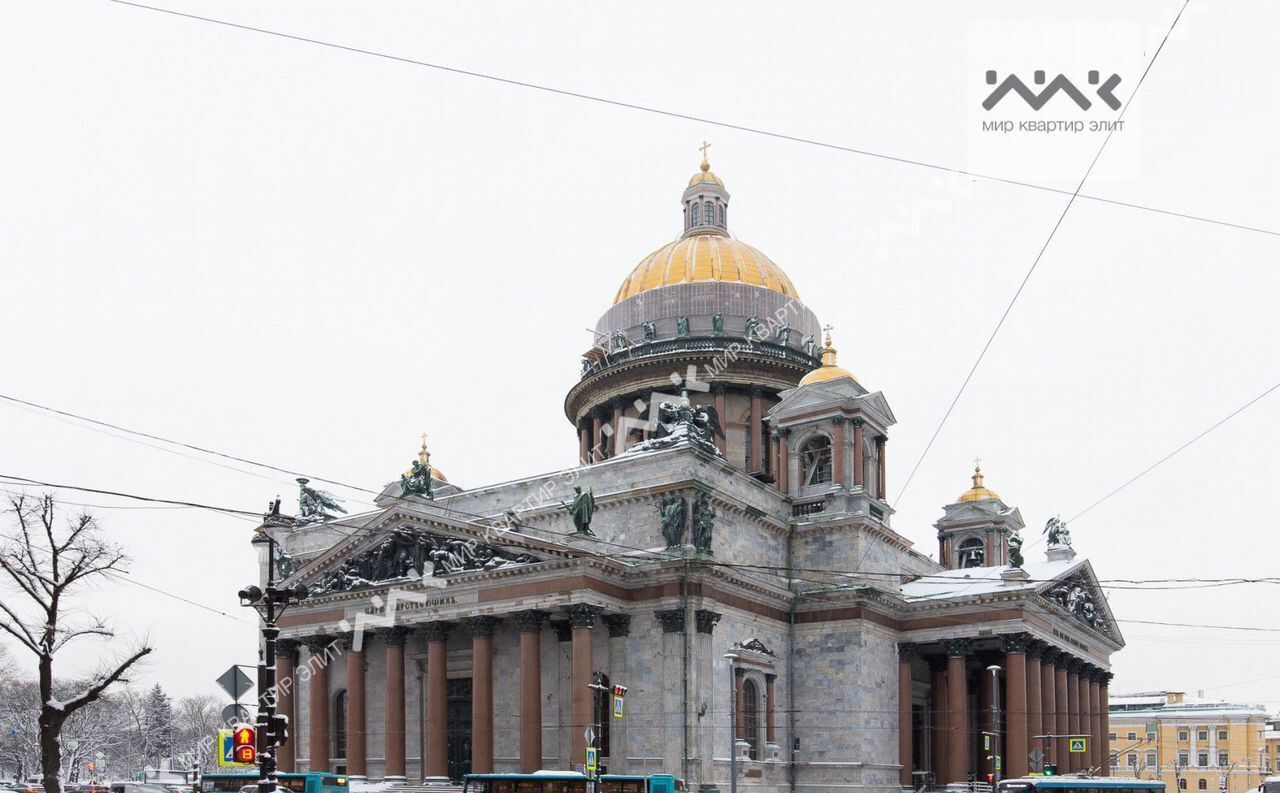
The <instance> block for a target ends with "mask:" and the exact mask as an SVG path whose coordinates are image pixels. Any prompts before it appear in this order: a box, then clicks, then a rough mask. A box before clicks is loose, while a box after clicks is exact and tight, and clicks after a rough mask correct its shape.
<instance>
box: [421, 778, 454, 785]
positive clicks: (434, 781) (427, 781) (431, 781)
mask: <svg viewBox="0 0 1280 793" xmlns="http://www.w3.org/2000/svg"><path fill="white" fill-rule="evenodd" d="M452 783H453V780H451V779H449V777H447V776H424V777H423V778H422V784H424V785H449V784H452Z"/></svg>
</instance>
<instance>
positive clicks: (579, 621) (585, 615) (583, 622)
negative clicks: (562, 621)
mask: <svg viewBox="0 0 1280 793" xmlns="http://www.w3.org/2000/svg"><path fill="white" fill-rule="evenodd" d="M603 613H604V607H603V606H594V605H592V604H590V603H573V604H571V605H570V606H569V624H570V625H572V626H573V627H575V628H595V627H596V617H599V616H600V615H601V614H603Z"/></svg>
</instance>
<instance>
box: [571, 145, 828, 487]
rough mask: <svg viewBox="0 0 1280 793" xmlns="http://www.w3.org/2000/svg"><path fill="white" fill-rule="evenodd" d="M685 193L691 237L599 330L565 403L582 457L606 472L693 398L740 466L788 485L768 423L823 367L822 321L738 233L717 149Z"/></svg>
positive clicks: (650, 269)
mask: <svg viewBox="0 0 1280 793" xmlns="http://www.w3.org/2000/svg"><path fill="white" fill-rule="evenodd" d="M709 145H710V144H706V143H704V144H703V146H702V147H701V150H702V154H703V157H702V162H701V164H700V165H699V168H698V171H697V172H696V173H694V175H693V176H692V178H690V179H689V182H688V186H687V187H686V188H685V189H684V192H683V193H682V194H681V198H680V202H681V211H682V217H683V227H682V229H681V233H680V235H679V236H678V237H677V238H676V239H675V240H673V241H671V242H668V243H666V244H665V245H663V246H661V247H660V248H658V249H657V250H655V251H653V252H652V253H650V254H649V255H648V256H645V257H644V258H643V259H641V260H640V263H639V264H637V265H636V266H635V267H634V268H633V269H632V270H631V273H630V274H629V275H628V276H627V277H626V278H625V279H624V280H623V281H622V284H621V286H619V287H618V291H617V293H616V294H615V295H614V299H613V305H612V306H611V307H610V308H609V309H608V310H606V311H605V312H604V314H603V315H602V316H601V317H600V319H599V321H598V322H597V323H596V326H595V338H594V343H593V344H592V346H591V348H590V349H588V350H587V351H586V352H585V353H583V356H582V373H581V377H580V379H579V381H578V382H577V383H576V384H575V385H574V386H573V387H572V388H571V389H570V390H569V393H568V395H567V396H566V397H565V405H564V407H565V415H566V417H567V418H568V419H569V421H571V422H572V423H573V424H574V426H575V427H576V428H577V431H578V446H579V458H580V459H581V460H582V461H583V462H584V463H592V462H599V461H602V460H606V459H609V458H612V457H616V456H618V455H620V454H623V453H625V452H626V450H627V449H628V448H630V447H631V446H634V445H635V444H637V443H639V442H641V441H644V440H647V439H648V438H649V437H650V435H651V433H653V432H654V431H656V430H657V429H658V417H657V409H656V406H657V404H658V403H659V402H661V401H676V400H679V399H681V398H682V392H685V391H687V392H688V398H689V400H690V401H691V402H693V403H697V404H703V405H708V406H711V407H714V409H715V412H716V414H717V416H718V418H719V421H720V424H721V426H722V427H723V428H724V436H723V437H717V439H716V443H717V447H718V448H719V450H720V451H721V452H722V453H723V454H724V457H725V459H726V460H727V461H728V462H729V464H731V465H733V466H735V467H737V468H740V469H742V470H744V471H746V472H747V473H749V474H751V475H752V476H755V477H756V478H758V479H760V480H762V481H766V482H772V481H775V478H776V470H777V453H778V450H777V447H776V444H775V443H774V442H773V440H772V438H771V434H770V432H769V431H768V428H767V425H766V418H765V417H766V415H767V414H768V411H769V410H770V408H772V407H773V406H774V405H775V404H777V402H778V395H779V394H780V393H781V392H783V391H786V390H789V389H792V388H795V386H796V385H797V384H798V383H799V382H800V379H801V378H802V377H804V376H805V375H806V374H808V373H809V372H811V371H812V370H814V369H815V368H817V367H818V365H819V361H818V359H817V357H816V354H817V347H818V345H817V339H818V336H819V334H820V332H821V331H820V329H819V323H818V318H817V317H816V316H815V315H814V313H813V312H812V311H811V310H810V309H809V308H808V307H807V306H805V304H804V303H803V302H802V301H801V300H800V295H799V293H798V292H797V291H796V288H795V286H794V285H793V284H792V283H791V279H790V278H789V277H787V274H786V273H785V272H783V270H782V268H781V267H779V266H778V265H777V264H775V263H774V262H773V260H772V259H770V258H769V257H768V256H766V255H765V254H764V253H762V252H761V251H759V250H758V249H756V248H753V247H751V246H750V245H748V244H746V243H744V242H742V241H741V240H738V239H735V238H734V237H732V236H730V234H729V224H728V212H729V191H728V190H727V189H726V187H725V184H724V182H723V181H722V180H721V178H720V177H719V176H717V175H716V174H715V173H714V172H713V171H712V170H711V163H710V161H709V160H708V159H707V156H706V154H707V147H708V146H709Z"/></svg>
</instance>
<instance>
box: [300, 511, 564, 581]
mask: <svg viewBox="0 0 1280 793" xmlns="http://www.w3.org/2000/svg"><path fill="white" fill-rule="evenodd" d="M573 555H575V554H574V553H572V552H571V551H569V550H568V549H566V548H561V547H556V546H555V544H554V543H550V542H546V541H541V540H533V539H531V538H528V537H523V536H520V535H516V534H515V533H513V532H503V531H500V530H498V529H496V528H493V527H486V526H470V525H462V526H456V525H451V524H449V523H446V522H443V521H440V522H436V521H424V520H422V519H421V517H420V516H414V515H409V514H403V513H401V512H399V511H398V510H397V511H394V512H389V513H388V515H387V516H386V518H385V519H384V520H381V521H378V522H377V524H376V525H371V526H370V527H369V528H368V529H367V530H365V531H361V532H359V533H357V534H355V535H352V536H351V537H347V538H345V539H344V540H343V541H341V542H339V543H338V544H336V545H335V546H333V547H332V548H330V549H329V550H328V551H326V552H324V553H323V554H321V555H320V556H319V557H318V558H316V559H314V560H313V561H312V562H311V563H309V564H308V565H306V566H305V567H303V568H302V569H301V570H298V571H297V572H296V573H295V574H293V575H291V576H289V581H290V584H291V585H292V584H293V583H302V584H305V585H306V586H307V588H308V589H309V590H310V591H311V593H312V595H313V596H318V595H329V594H334V593H338V592H352V591H358V590H362V589H371V588H377V587H383V586H389V585H397V584H398V585H404V584H407V583H411V582H413V581H422V580H424V579H432V578H445V577H448V576H452V575H458V574H461V573H468V572H476V571H491V570H499V569H509V568H514V567H520V566H523V565H530V564H537V563H538V562H543V561H549V560H552V559H563V558H568V557H570V556H573Z"/></svg>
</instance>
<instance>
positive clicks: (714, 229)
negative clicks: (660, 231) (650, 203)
mask: <svg viewBox="0 0 1280 793" xmlns="http://www.w3.org/2000/svg"><path fill="white" fill-rule="evenodd" d="M699 148H700V149H701V150H702V165H700V166H699V168H698V173H695V174H694V175H693V178H691V179H690V180H689V186H688V187H687V188H685V191H684V196H683V197H682V198H681V199H680V200H681V202H682V203H683V204H684V236H686V237H691V236H694V235H696V234H717V235H719V236H722V237H727V236H729V219H728V218H729V191H728V190H725V188H724V182H722V181H720V177H718V176H716V175H715V174H714V173H712V171H711V163H710V162H709V161H708V160H707V149H709V148H711V144H710V143H707V142H706V141H705V140H704V141H703V142H702V145H701V146H700V147H699Z"/></svg>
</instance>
